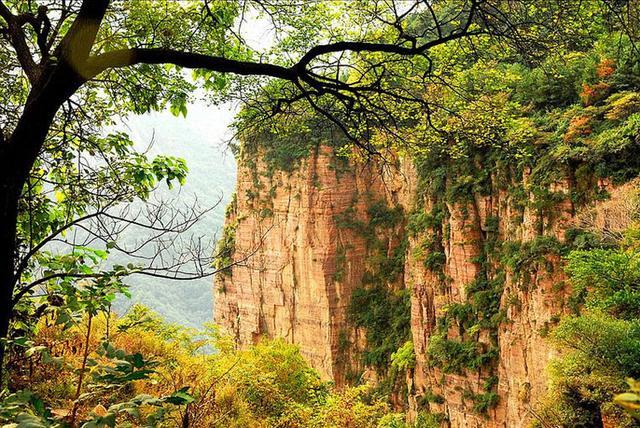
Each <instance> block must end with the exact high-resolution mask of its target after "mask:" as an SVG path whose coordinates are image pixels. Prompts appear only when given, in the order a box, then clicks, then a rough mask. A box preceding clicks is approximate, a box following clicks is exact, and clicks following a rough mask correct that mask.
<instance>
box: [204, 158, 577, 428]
mask: <svg viewBox="0 0 640 428" xmlns="http://www.w3.org/2000/svg"><path fill="white" fill-rule="evenodd" d="M398 164H399V167H398V168H393V169H389V170H384V171H383V170H381V169H380V168H379V166H377V165H375V164H367V165H356V164H353V163H351V164H345V163H344V162H341V161H339V160H338V159H336V158H335V156H334V155H333V153H332V152H331V150H330V149H328V148H321V149H319V150H318V151H317V152H315V153H313V154H312V155H311V156H309V157H308V158H307V159H306V160H304V161H302V162H301V164H300V165H299V166H298V167H296V168H295V169H294V170H293V171H292V172H289V173H287V172H275V173H273V174H270V175H269V174H265V172H266V171H267V168H266V166H265V165H262V164H257V165H248V164H246V163H244V162H243V161H242V160H241V161H240V165H239V172H238V185H237V204H236V205H235V206H234V207H232V209H231V210H230V213H229V215H228V218H227V223H228V224H234V227H235V242H234V253H233V261H234V262H235V263H236V265H235V266H233V267H232V268H231V269H230V272H229V273H228V274H226V275H218V277H217V278H216V284H215V299H216V300H215V307H216V313H215V321H216V322H217V323H218V324H220V325H221V326H222V327H224V328H225V329H227V330H228V331H229V332H230V333H231V334H232V335H234V336H235V338H236V340H237V342H238V344H239V345H240V346H244V345H248V344H252V343H255V342H256V341H257V340H259V339H260V338H261V337H282V338H284V339H285V340H287V341H290V342H293V343H296V344H298V345H299V346H300V349H301V352H302V353H303V355H304V356H305V357H306V358H307V359H308V361H309V362H310V363H311V364H312V366H313V367H315V368H316V369H317V370H318V371H319V372H320V373H321V374H322V375H323V376H324V377H325V378H327V379H333V380H335V381H336V383H337V384H338V385H343V384H347V383H349V382H350V380H352V378H353V374H354V373H356V372H358V373H362V371H363V370H365V372H366V369H367V368H366V367H362V364H361V363H360V358H359V356H360V353H361V352H362V350H363V349H364V347H365V345H366V343H365V342H366V340H365V338H364V336H365V333H364V331H362V329H358V328H355V327H354V326H353V325H351V323H350V321H349V316H348V310H347V308H348V306H349V302H350V300H351V296H352V293H353V292H354V290H356V289H358V288H359V287H362V286H363V275H364V274H365V272H367V269H368V268H369V267H370V266H369V264H370V261H369V260H370V255H371V251H372V248H371V246H372V244H371V239H368V238H367V237H366V236H363V234H362V232H361V231H358V230H357V229H354V228H345V227H342V226H341V223H340V222H341V221H342V220H344V219H345V218H352V219H362V220H363V221H366V219H367V217H368V216H370V213H369V211H368V209H367V207H368V206H369V205H370V204H371V201H378V200H382V201H384V202H385V203H386V204H388V205H389V206H400V207H402V208H403V212H404V213H405V220H404V221H403V222H401V223H400V224H398V225H397V226H394V227H391V228H389V229H386V230H385V231H383V232H382V233H380V231H377V232H376V233H377V234H378V235H381V236H378V237H379V238H380V239H379V240H377V242H382V243H383V249H386V252H387V255H388V256H389V257H391V254H392V253H393V251H394V250H395V249H397V248H406V250H405V254H404V269H403V272H402V273H401V274H400V275H399V276H398V277H397V278H396V279H394V280H393V281H391V282H390V283H388V284H387V286H388V287H390V288H404V289H407V290H410V298H411V336H412V338H413V343H414V349H415V354H416V366H415V368H413V369H411V370H410V372H409V373H408V381H407V385H408V388H409V407H410V413H413V414H415V412H417V411H422V410H424V411H429V412H431V413H439V414H442V416H444V418H443V419H444V421H445V422H443V424H445V425H446V424H448V425H449V426H452V427H487V426H488V427H526V426H528V425H529V424H530V423H531V422H532V420H533V419H534V418H535V407H536V404H537V402H538V401H539V400H540V399H541V397H542V396H543V395H544V393H545V391H546V375H545V370H546V366H547V364H548V362H549V360H550V359H551V358H552V357H553V356H554V352H553V350H552V348H551V346H550V345H549V344H548V343H547V342H546V340H545V337H544V336H545V332H546V331H548V329H549V327H550V326H552V325H553V323H554V322H555V321H557V319H558V315H560V314H562V313H563V312H566V311H567V309H566V308H565V300H566V297H567V295H568V292H569V291H568V290H566V289H565V285H564V279H565V277H564V274H563V272H562V262H561V257H560V256H559V255H558V253H557V252H555V251H554V245H555V244H557V245H561V244H562V242H563V241H564V240H565V231H566V229H567V228H568V227H569V225H570V220H571V217H572V215H573V211H574V207H573V205H572V203H571V199H570V198H569V191H570V189H571V186H572V182H571V179H570V174H567V178H566V179H563V180H559V181H558V182H557V183H556V184H554V188H553V189H550V191H552V192H553V194H554V195H555V196H554V201H555V202H554V204H553V205H552V206H547V205H545V206H544V209H542V208H539V207H537V205H536V204H534V203H532V204H523V203H522V198H523V196H522V195H521V194H520V195H518V197H516V196H514V195H513V194H511V193H510V192H508V191H507V190H506V189H505V186H503V184H504V183H502V180H503V179H502V178H500V179H498V178H497V177H496V176H493V175H492V176H491V177H490V179H489V182H490V188H489V190H488V191H486V190H485V191H483V192H477V193H474V192H471V193H468V194H466V195H465V197H464V198H461V199H460V200H456V201H452V200H445V199H442V198H437V197H434V196H433V195H429V194H425V193H424V192H420V191H419V190H418V187H419V185H418V183H419V182H420V178H419V175H420V174H419V172H418V171H417V170H416V167H415V166H413V162H412V161H410V160H407V161H402V162H399V163H398ZM511 180H512V181H513V182H514V183H516V184H518V185H519V186H520V187H522V188H523V189H525V192H524V197H525V198H528V199H529V200H530V202H531V201H533V202H535V201H534V196H532V194H529V193H527V191H526V189H527V180H528V172H527V171H525V172H524V174H522V176H519V177H514V178H513V179H511ZM446 185H447V186H450V185H451V184H450V183H447V184H446ZM534 207H535V208H534ZM435 211H437V213H438V215H432V213H434V212H435ZM420 213H422V214H423V217H424V216H425V215H426V216H429V215H430V216H431V217H429V218H431V219H434V218H435V219H437V222H435V224H434V222H433V221H431V222H429V221H423V222H422V223H424V224H426V226H425V225H423V226H421V227H415V226H413V227H411V224H412V221H413V220H412V218H413V219H414V220H415V218H421V217H419V216H418V214H420ZM424 218H426V217H424ZM414 223H415V222H414ZM403 239H407V241H406V242H407V245H406V247H400V243H401V242H402V240H403ZM509 245H511V246H512V247H514V248H517V249H518V251H517V254H519V255H520V259H517V260H514V257H511V259H509V258H508V257H507V256H505V254H506V253H505V250H504V248H509ZM522 254H525V255H526V257H524V256H522ZM487 284H488V285H487ZM483 287H484V288H483ZM482 299H484V300H482ZM481 305H483V306H481ZM480 307H482V308H485V309H481V310H480V309H478V308H480ZM452 308H457V309H458V310H460V311H461V310H462V309H465V308H467V309H469V311H471V312H473V314H474V316H475V317H476V318H474V319H471V318H469V319H464V318H461V317H458V318H456V316H453V315H451V314H452V313H453V309H452ZM486 308H491V309H486ZM474 311H475V312H474ZM471 312H470V313H471ZM460 313H462V312H460ZM465 313H466V312H465ZM443 320H449V321H448V322H443ZM474 322H475V323H476V325H471V324H473V323H474ZM436 340H440V341H441V343H442V342H443V341H444V343H445V344H448V345H452V346H453V348H455V349H457V348H456V346H457V345H456V344H466V343H473V346H474V347H475V348H474V349H475V351H474V352H476V353H477V355H478V359H477V360H474V361H467V362H465V363H464V364H458V366H455V367H452V366H451V365H447V362H448V361H453V360H454V357H455V356H454V355H445V357H444V358H443V361H444V364H442V361H441V363H440V364H438V362H437V361H438V359H437V358H436V357H435V356H430V352H433V350H431V351H430V345H431V342H435V341H436ZM445 348H446V347H445ZM445 348H443V349H445ZM455 349H454V350H453V351H455ZM453 351H447V352H453Z"/></svg>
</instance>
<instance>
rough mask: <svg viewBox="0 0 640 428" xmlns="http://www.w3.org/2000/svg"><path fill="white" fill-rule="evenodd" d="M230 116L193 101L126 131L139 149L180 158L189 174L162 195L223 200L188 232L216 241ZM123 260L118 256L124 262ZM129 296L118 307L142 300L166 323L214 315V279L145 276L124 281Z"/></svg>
mask: <svg viewBox="0 0 640 428" xmlns="http://www.w3.org/2000/svg"><path fill="white" fill-rule="evenodd" d="M232 119H233V110H232V109H231V108H229V107H228V106H222V107H220V108H216V107H208V106H206V105H204V104H196V105H192V106H190V107H189V112H188V114H187V117H186V118H183V117H174V116H173V115H171V114H170V113H169V112H162V113H149V114H146V115H142V116H133V117H130V118H129V119H127V122H126V126H125V129H123V130H124V131H126V132H128V133H129V135H130V137H131V138H132V140H133V141H135V142H136V144H137V145H139V147H140V148H141V149H144V148H146V147H147V146H148V145H149V143H150V142H153V146H152V148H151V149H150V152H151V154H165V155H172V156H178V157H181V158H184V159H185V160H186V161H187V165H188V167H189V176H188V179H187V183H186V185H185V186H184V187H182V188H179V189H175V188H174V189H173V190H171V191H169V190H165V189H162V190H161V191H160V193H161V196H162V197H163V199H164V198H172V197H176V196H178V197H179V198H180V199H179V200H181V201H186V202H188V201H192V200H193V198H194V197H197V198H198V200H199V201H200V203H201V205H202V206H211V205H213V204H215V203H216V202H217V201H219V200H221V202H220V203H219V204H218V206H216V207H215V208H214V209H213V210H212V211H211V212H209V213H208V214H207V215H206V216H205V217H204V218H203V219H202V220H201V221H200V222H199V223H198V224H197V225H196V226H195V227H194V228H193V229H192V230H191V231H190V232H189V233H194V234H195V235H198V236H203V237H206V238H208V239H212V240H213V239H215V237H216V235H217V234H218V232H219V231H220V230H221V228H222V225H223V221H224V210H225V207H226V205H227V203H228V202H229V199H230V197H231V195H232V193H233V191H234V187H235V177H236V163H235V159H234V157H233V154H232V153H231V151H230V150H229V149H228V148H227V147H226V145H225V144H224V141H225V139H226V138H228V137H229V134H228V131H227V128H228V125H229V123H230V122H231V120H232ZM122 261H124V260H118V262H122ZM127 281H128V283H129V284H130V285H131V291H132V298H131V299H126V298H121V299H118V301H117V302H116V305H115V306H116V311H117V312H119V313H123V312H125V311H126V310H127V308H128V307H129V306H131V305H132V304H134V303H142V304H144V305H145V306H148V307H150V308H152V309H154V310H155V311H157V312H158V313H160V314H161V315H162V316H163V317H164V318H165V319H166V320H167V321H169V322H172V323H178V324H181V325H184V326H187V327H195V328H198V327H201V326H202V324H203V323H204V322H206V321H210V320H211V319H212V314H213V295H212V292H211V287H212V284H213V278H205V279H201V280H196V281H170V280H164V279H155V278H149V277H141V276H137V277H132V278H129V279H127Z"/></svg>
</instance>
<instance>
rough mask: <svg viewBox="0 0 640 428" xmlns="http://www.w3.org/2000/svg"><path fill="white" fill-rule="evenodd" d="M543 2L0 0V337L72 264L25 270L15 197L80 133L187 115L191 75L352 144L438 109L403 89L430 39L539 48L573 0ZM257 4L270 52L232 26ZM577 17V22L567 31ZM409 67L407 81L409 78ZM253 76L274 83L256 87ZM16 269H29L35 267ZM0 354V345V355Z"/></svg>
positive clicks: (163, 167)
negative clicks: (270, 34)
mask: <svg viewBox="0 0 640 428" xmlns="http://www.w3.org/2000/svg"><path fill="white" fill-rule="evenodd" d="M549 3H550V2H548V1H523V2H511V1H501V0H446V1H437V2H429V1H422V0H415V1H410V2H404V1H403V2H401V1H398V2H394V1H393V0H354V1H351V2H299V1H295V0H289V1H285V0H254V1H249V0H246V1H238V2H230V1H225V0H202V1H183V2H173V1H169V0H164V1H148V0H119V1H116V0H113V1H109V0H84V1H80V0H49V1H47V0H42V1H37V2H36V1H31V0H0V36H2V37H1V38H0V61H1V63H2V69H1V70H0V93H1V94H2V99H3V100H4V103H3V105H2V106H1V107H0V338H5V337H6V336H7V333H8V330H9V325H10V321H11V318H12V312H13V309H14V307H15V305H16V304H18V303H19V302H20V299H21V298H23V297H24V295H25V290H29V289H30V288H29V287H31V286H32V285H33V283H34V282H39V283H43V284H45V283H47V282H48V281H56V280H63V281H64V280H69V279H70V278H72V277H73V275H71V273H70V272H69V270H68V267H67V266H65V264H64V263H52V264H50V266H49V268H48V269H46V271H43V273H42V274H41V275H40V276H38V277H35V278H34V277H29V278H25V277H24V276H25V266H32V264H33V263H37V260H34V259H32V258H33V257H34V255H35V254H37V253H38V250H39V249H40V248H41V247H40V241H39V240H38V239H34V238H36V236H34V234H33V233H32V232H33V231H32V229H31V228H30V227H23V225H24V224H28V225H32V224H34V223H36V222H37V221H38V217H37V215H38V213H34V212H33V210H31V209H29V207H32V205H30V204H29V203H27V202H29V201H30V200H31V199H29V198H30V197H31V196H30V195H31V193H30V192H31V191H33V186H30V185H29V183H30V182H31V180H33V179H34V175H35V176H36V177H37V175H38V173H40V172H41V171H40V170H41V169H42V168H44V167H42V166H41V165H39V162H40V159H41V158H42V156H49V158H50V159H53V162H58V161H59V160H60V159H67V160H68V159H69V158H70V155H69V153H73V152H74V151H79V150H87V141H88V140H90V139H91V138H96V135H99V134H98V132H99V129H100V128H101V127H103V126H106V125H109V124H111V123H112V117H113V116H117V115H119V114H125V113H127V112H134V113H140V112H145V111H149V110H157V109H161V108H164V107H165V106H167V105H169V106H170V108H171V110H172V111H173V112H174V113H182V114H186V103H187V99H188V97H189V94H190V93H192V92H193V90H194V89H195V87H196V86H197V85H201V86H203V87H204V88H205V89H208V90H210V91H211V93H213V94H215V95H217V96H221V95H229V94H238V93H241V92H244V90H246V88H250V89H251V93H253V94H256V93H257V94H260V93H261V92H262V94H261V95H260V98H261V99H265V96H266V99H268V100H269V101H270V103H269V108H270V111H268V113H270V114H271V113H276V112H278V111H279V110H282V109H285V108H287V107H288V106H291V105H293V104H296V103H299V102H301V103H307V105H309V106H311V108H313V109H314V110H315V111H317V112H319V113H320V114H322V115H324V116H326V117H327V118H328V119H330V120H331V121H333V122H334V123H335V124H336V126H338V127H339V128H340V129H342V130H343V131H344V132H345V133H346V134H347V135H348V136H349V137H350V139H351V140H352V141H353V142H354V143H355V144H358V145H362V146H363V148H365V149H370V148H371V147H369V146H367V143H366V142H365V141H366V139H365V137H366V131H367V129H368V128H369V127H371V126H377V125H382V124H384V125H385V126H387V124H389V123H391V124H393V123H394V122H396V121H397V120H406V119H407V118H406V117H396V116H398V109H397V108H392V105H393V104H395V103H397V102H408V103H413V104H414V105H418V106H419V108H421V109H423V110H424V111H426V112H427V115H426V117H427V118H428V116H429V114H428V113H429V111H430V109H432V108H437V106H435V105H431V104H427V103H425V102H424V101H423V100H422V96H421V95H420V94H419V93H415V92H410V91H407V90H406V89H405V88H407V87H412V88H414V87H420V85H425V84H428V83H437V82H438V81H440V80H441V79H442V76H440V75H436V74H434V72H433V68H432V64H431V60H430V50H432V49H435V48H437V47H439V46H442V45H445V44H449V43H457V42H459V41H461V40H465V39H468V38H470V37H475V36H480V35H494V36H498V37H507V38H509V39H510V40H512V41H514V42H515V44H516V45H517V46H518V47H519V49H521V50H522V51H531V50H536V49H544V48H549V46H551V41H552V40H553V37H551V35H553V34H555V32H556V31H557V29H558V25H557V24H556V23H557V18H558V16H559V15H561V14H566V13H567V11H568V10H573V9H575V7H572V6H571V5H572V4H573V3H575V2H570V1H569V2H566V1H562V0H558V1H557V2H554V3H553V4H549ZM579 3H582V2H579ZM617 3H619V2H617ZM256 16H258V17H260V16H261V17H262V19H263V20H266V21H268V22H270V23H272V24H273V26H274V29H275V31H274V35H275V48H274V49H272V50H271V51H269V52H262V53H258V52H255V51H254V50H252V49H251V48H250V47H249V45H248V44H247V43H246V41H245V39H244V35H243V34H244V33H243V31H242V28H243V27H244V28H246V27H247V26H249V25H252V24H251V22H248V21H249V18H250V17H256ZM516 17H517V18H516ZM585 19H587V20H589V19H590V17H588V16H587V17H585ZM584 28H587V27H585V26H582V25H581V22H579V21H576V23H575V24H574V25H573V26H571V28H569V29H568V30H567V31H573V32H580V31H583V32H584ZM525 31H526V32H527V34H528V35H527V37H525ZM531 35H534V36H535V37H529V36H531ZM576 39H579V38H576ZM541 41H544V42H541ZM185 68H187V69H194V70H196V71H195V72H194V75H195V77H196V83H195V84H194V83H192V82H191V81H190V80H188V79H187V78H186V77H185V73H184V72H183V71H182V69H185ZM416 70H421V73H416ZM229 75H237V76H243V78H242V79H236V80H231V79H230V78H229V77H228V76H229ZM418 75H419V76H420V79H419V80H414V81H412V82H411V85H409V84H408V83H409V82H408V81H407V79H409V78H411V77H414V76H418ZM265 78H266V79H279V81H280V82H281V83H280V84H279V85H275V86H273V85H272V86H263V83H264V81H265ZM274 87H275V90H274V89H273V88H274ZM405 115H406V114H405ZM427 120H428V119H427ZM73 121H75V123H76V125H75V128H76V130H77V131H83V130H84V128H83V127H82V126H78V125H77V124H91V125H92V126H93V127H95V129H96V131H95V132H94V133H93V134H91V135H90V136H78V135H74V136H72V138H71V136H70V135H69V133H68V132H67V131H68V129H67V125H68V124H69V123H70V122H73ZM389 129H390V130H392V129H393V127H390V128H389ZM50 141H56V144H48V142H50ZM101 145H102V146H103V148H104V146H105V145H106V147H107V148H108V149H109V150H110V151H112V152H113V153H114V156H115V157H118V156H119V157H125V156H127V153H128V152H127V150H123V149H122V146H121V145H120V144H119V143H118V141H117V140H116V141H111V142H104V141H103V142H102V143H100V144H98V147H100V146H101ZM88 151H89V153H90V154H91V150H88ZM71 158H72V156H71ZM64 170H65V171H66V174H68V175H66V176H64V177H62V179H63V180H72V179H73V174H72V173H69V170H68V169H64ZM147 171H148V172H149V173H151V174H155V177H156V179H167V180H169V181H171V180H173V179H180V175H181V167H180V165H176V164H175V162H174V161H173V160H170V159H164V160H162V161H161V162H160V163H159V164H152V165H150V166H149V168H148V170H147ZM129 172H131V170H129ZM138 172H139V170H138V169H136V173H138ZM137 178H138V179H140V180H142V181H144V177H142V178H141V177H139V176H138V177H137ZM103 179H104V177H103ZM39 184H40V185H43V184H42V183H41V182H40V183H39ZM147 184H149V183H147ZM44 185H45V186H46V184H44ZM40 214H42V213H40ZM74 214H75V217H74V216H73V215H72V216H71V220H70V222H71V223H73V224H74V225H76V221H79V219H80V218H81V217H82V216H81V214H82V213H74ZM60 227H61V225H59V224H58V225H56V224H53V223H52V224H48V226H47V227H46V229H47V230H45V231H40V232H41V233H40V234H39V235H38V236H39V237H40V239H53V238H55V235H56V234H57V233H58V231H60ZM62 227H64V225H62ZM65 230H66V229H65ZM43 237H45V238H43ZM52 237H53V238H52ZM94 256H95V254H94ZM76 257H80V259H81V260H84V258H85V257H89V256H88V255H84V256H76ZM74 266H75V265H74ZM76 267H77V266H75V267H74V269H75V268H76ZM28 272H29V275H31V276H33V275H35V273H34V272H35V270H33V269H30V270H29V271H28ZM92 274H93V273H92V272H87V273H86V275H87V276H90V275H92ZM74 275H78V274H77V273H75V274H74ZM80 276H81V275H80ZM3 354H4V345H3V344H0V367H1V364H2V361H3ZM0 373H1V371H0ZM0 377H1V376H0Z"/></svg>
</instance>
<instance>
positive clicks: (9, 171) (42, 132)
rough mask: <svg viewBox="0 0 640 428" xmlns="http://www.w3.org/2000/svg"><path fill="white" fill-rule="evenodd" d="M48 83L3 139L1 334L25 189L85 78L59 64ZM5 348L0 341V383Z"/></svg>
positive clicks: (15, 280)
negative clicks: (58, 116) (58, 119)
mask: <svg viewBox="0 0 640 428" xmlns="http://www.w3.org/2000/svg"><path fill="white" fill-rule="evenodd" d="M42 80H43V81H44V82H46V83H44V84H43V85H41V86H39V87H34V88H33V89H32V91H31V93H30V95H29V98H28V100H27V104H26V106H25V108H24V111H23V113H22V115H21V117H20V120H19V121H18V123H17V125H16V127H15V129H14V131H13V133H12V134H11V136H10V137H9V139H8V140H7V141H5V142H0V338H6V337H7V333H8V332H9V324H10V322H11V317H12V310H13V306H14V305H13V294H14V291H15V287H16V284H17V283H18V282H19V280H20V279H19V278H15V277H14V275H15V272H14V270H15V266H16V265H17V261H18V260H17V258H18V257H19V254H18V242H17V220H18V209H19V202H20V197H21V194H22V189H23V188H24V186H25V184H26V183H27V180H28V179H29V173H30V172H31V168H32V167H33V165H34V163H35V162H36V159H37V158H38V156H39V154H40V150H41V149H42V147H43V145H44V142H45V140H46V138H47V134H48V132H49V128H50V127H51V124H52V123H53V120H54V117H55V115H56V113H57V112H58V110H59V109H60V106H61V105H62V104H63V103H64V102H65V100H67V99H68V98H69V97H71V95H73V93H74V92H75V91H76V90H77V89H78V88H80V86H81V85H82V84H83V83H84V80H83V79H82V78H81V76H79V75H78V74H77V73H76V72H75V70H74V69H73V68H72V67H71V66H70V65H68V64H64V63H62V64H59V65H58V66H57V67H56V68H55V69H53V70H51V71H50V73H46V74H45V75H43V77H42ZM5 353H6V349H5V346H4V345H3V344H2V343H1V342H0V385H1V384H2V382H3V379H4V378H3V366H4V357H5Z"/></svg>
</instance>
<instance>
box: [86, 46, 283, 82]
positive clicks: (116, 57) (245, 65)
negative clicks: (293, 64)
mask: <svg viewBox="0 0 640 428" xmlns="http://www.w3.org/2000/svg"><path fill="white" fill-rule="evenodd" d="M136 64H174V65H177V66H180V67H184V68H204V69H207V70H211V71H217V72H220V73H234V74H240V75H244V76H250V75H263V76H271V77H276V78H280V79H285V80H290V81H293V80H295V78H296V75H295V73H294V72H293V70H291V69H289V68H286V67H281V66H278V65H272V64H263V63H256V62H248V61H236V60H233V59H228V58H223V57H219V56H212V55H203V54H198V53H192V52H182V51H178V50H174V49H163V48H149V49H144V48H134V49H120V50H114V51H110V52H106V53H103V54H100V55H97V56H94V57H91V58H89V60H88V61H87V68H86V74H85V77H86V78H87V79H92V78H93V77H95V76H97V75H98V74H100V73H101V72H103V71H105V70H107V69H110V68H122V67H128V66H132V65H136Z"/></svg>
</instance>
